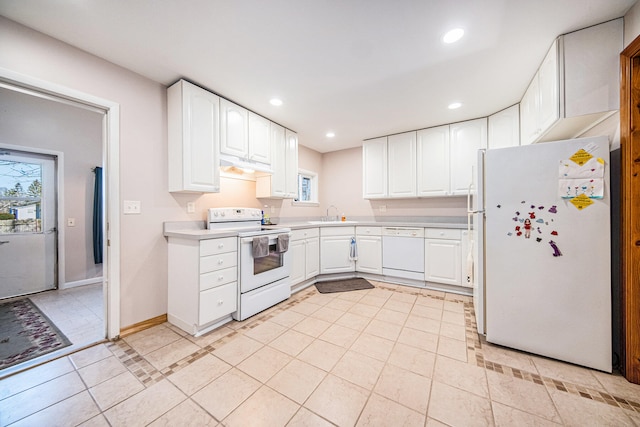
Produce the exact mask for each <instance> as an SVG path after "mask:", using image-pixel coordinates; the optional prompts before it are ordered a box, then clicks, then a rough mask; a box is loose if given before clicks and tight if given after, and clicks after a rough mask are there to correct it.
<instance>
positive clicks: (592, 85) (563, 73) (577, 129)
mask: <svg viewBox="0 0 640 427" xmlns="http://www.w3.org/2000/svg"><path fill="white" fill-rule="evenodd" d="M622 49H623V20H622V18H619V19H615V20H612V21H608V22H605V23H602V24H599V25H595V26H592V27H589V28H585V29H583V30H579V31H575V32H572V33H568V34H565V35H562V36H560V37H558V39H556V40H555V41H554V43H553V45H552V46H551V49H550V50H549V52H548V53H547V55H546V56H545V58H544V60H543V62H542V64H541V65H540V68H539V69H538V72H537V73H536V75H535V76H534V78H533V80H532V81H531V85H530V86H529V88H528V89H527V91H526V92H525V95H524V97H523V98H522V102H521V108H520V124H521V144H523V145H524V144H531V143H533V142H540V141H553V140H558V139H569V138H574V137H577V136H580V135H581V134H583V133H584V132H586V131H587V130H589V129H590V128H592V127H593V126H595V125H596V124H598V123H599V122H601V121H602V120H604V119H605V118H607V117H609V116H610V115H611V114H613V113H614V112H615V111H617V110H618V109H619V108H620V106H619V91H620V85H619V77H620V59H619V54H620V52H621V51H622ZM587 71H588V72H587Z"/></svg>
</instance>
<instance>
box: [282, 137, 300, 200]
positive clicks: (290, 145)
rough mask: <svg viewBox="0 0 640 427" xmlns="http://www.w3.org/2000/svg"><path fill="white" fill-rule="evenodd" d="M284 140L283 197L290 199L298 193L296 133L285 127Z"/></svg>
mask: <svg viewBox="0 0 640 427" xmlns="http://www.w3.org/2000/svg"><path fill="white" fill-rule="evenodd" d="M285 140H286V150H285V172H284V173H285V190H286V196H285V197H287V198H291V199H292V198H295V197H297V195H298V134H297V133H295V132H293V131H290V130H289V129H287V130H286V131H285Z"/></svg>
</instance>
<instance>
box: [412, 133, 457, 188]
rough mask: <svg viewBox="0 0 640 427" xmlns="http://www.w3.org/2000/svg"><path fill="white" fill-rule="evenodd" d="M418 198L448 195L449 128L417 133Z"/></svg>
mask: <svg viewBox="0 0 640 427" xmlns="http://www.w3.org/2000/svg"><path fill="white" fill-rule="evenodd" d="M416 144H417V152H418V165H417V168H418V196H420V197H425V196H446V195H447V194H449V126H448V125H447V126H438V127H435V128H430V129H423V130H420V131H418V133H417V142H416Z"/></svg>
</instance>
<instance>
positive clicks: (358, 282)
mask: <svg viewBox="0 0 640 427" xmlns="http://www.w3.org/2000/svg"><path fill="white" fill-rule="evenodd" d="M372 288H375V286H373V285H372V284H371V283H369V282H368V281H367V280H366V279H362V278H357V279H343V280H331V281H328V282H318V283H316V289H317V290H318V292H320V293H321V294H330V293H333V292H347V291H358V290H360V289H372Z"/></svg>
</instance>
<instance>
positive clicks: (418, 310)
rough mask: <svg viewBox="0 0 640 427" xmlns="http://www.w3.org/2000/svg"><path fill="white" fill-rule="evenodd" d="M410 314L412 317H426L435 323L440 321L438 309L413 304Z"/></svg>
mask: <svg viewBox="0 0 640 427" xmlns="http://www.w3.org/2000/svg"><path fill="white" fill-rule="evenodd" d="M411 314H412V315H414V316H420V317H427V318H429V319H433V320H437V321H440V320H442V308H440V307H432V306H427V305H419V304H415V305H414V306H413V308H412V309H411Z"/></svg>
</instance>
